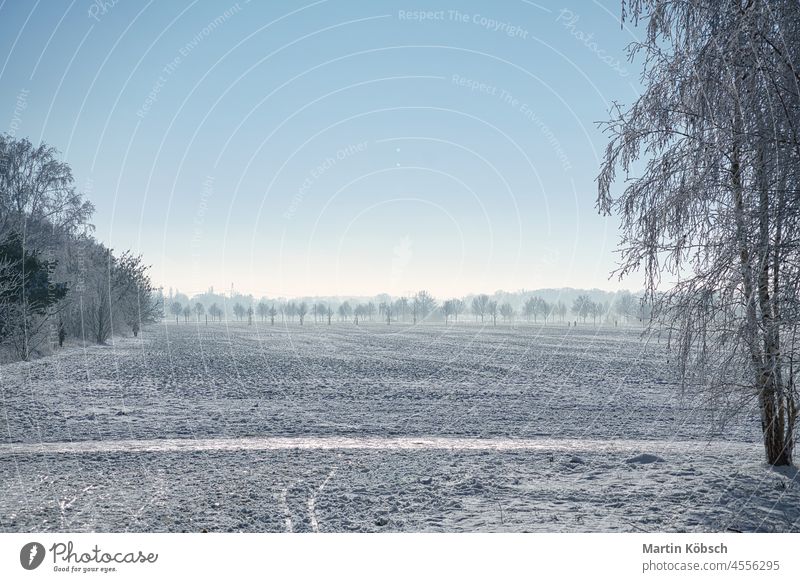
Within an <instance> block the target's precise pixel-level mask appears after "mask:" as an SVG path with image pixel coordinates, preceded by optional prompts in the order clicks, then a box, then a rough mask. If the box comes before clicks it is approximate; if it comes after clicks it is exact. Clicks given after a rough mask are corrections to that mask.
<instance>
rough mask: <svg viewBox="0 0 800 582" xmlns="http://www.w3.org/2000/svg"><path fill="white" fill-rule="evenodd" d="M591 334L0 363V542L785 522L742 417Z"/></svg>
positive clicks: (237, 336) (155, 349)
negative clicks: (2, 538)
mask: <svg viewBox="0 0 800 582" xmlns="http://www.w3.org/2000/svg"><path fill="white" fill-rule="evenodd" d="M668 358H669V354H668V353H666V352H665V350H664V346H663V344H659V343H658V339H657V338H655V337H651V338H649V339H648V338H644V337H642V336H641V335H640V333H639V330H635V329H622V328H619V329H613V328H612V329H601V330H597V329H595V328H593V327H592V326H590V325H586V326H579V327H578V328H577V329H576V328H566V327H564V326H562V325H548V326H547V327H542V326H527V325H521V326H519V327H517V328H512V327H511V326H498V327H496V328H495V327H490V326H487V327H480V326H477V325H474V324H470V325H464V324H463V323H460V324H458V325H455V326H454V325H451V326H449V327H446V328H445V327H444V326H441V325H429V324H424V325H418V326H415V327H410V326H403V325H392V326H386V325H381V324H378V323H374V324H366V325H361V326H359V327H355V326H353V325H348V324H336V323H334V325H332V326H327V325H313V324H311V325H309V324H308V323H307V324H306V325H305V326H303V327H300V326H298V325H297V324H294V325H290V326H286V327H283V326H280V325H276V326H275V327H272V326H269V324H263V323H260V322H258V323H257V324H256V325H253V326H247V325H246V324H229V325H225V324H214V325H211V324H209V325H208V326H206V325H202V324H201V325H199V326H198V325H195V324H183V323H182V324H180V325H175V324H174V323H172V324H169V325H167V326H163V325H162V326H155V327H153V328H151V329H148V330H146V331H145V333H143V334H142V335H141V337H140V338H138V339H133V338H127V339H116V340H115V342H114V344H113V345H109V346H91V347H87V348H85V349H84V348H82V347H80V346H75V345H73V346H70V347H68V348H67V349H65V350H63V351H61V352H59V353H58V354H57V355H55V356H52V357H49V358H44V359H41V360H38V361H34V362H28V363H14V364H7V365H3V366H0V385H1V386H2V394H0V396H2V398H1V399H0V426H2V427H3V429H4V430H3V436H2V438H0V487H2V491H3V493H2V496H0V531H202V530H204V529H205V530H208V531H726V530H728V529H731V530H735V531H792V530H797V529H798V528H800V477H798V476H797V473H796V471H794V470H787V471H780V472H779V471H774V470H772V469H770V468H768V467H767V466H765V465H764V463H763V462H762V452H761V447H760V444H759V442H758V421H757V418H755V416H754V415H753V414H752V411H746V412H745V413H744V414H742V415H741V416H739V417H737V418H734V419H732V420H729V421H728V423H727V425H724V426H723V425H721V424H720V420H721V419H723V418H724V415H721V414H720V413H719V412H718V411H716V409H715V407H714V406H711V405H710V404H709V403H708V402H707V401H706V400H704V399H701V398H698V397H695V396H692V395H691V394H689V393H687V394H686V396H685V397H684V398H681V390H680V387H679V385H678V383H677V379H676V377H675V374H674V372H673V370H672V368H673V367H672V366H671V365H670V364H669V362H668Z"/></svg>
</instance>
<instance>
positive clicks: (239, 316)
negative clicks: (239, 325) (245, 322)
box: [233, 301, 245, 321]
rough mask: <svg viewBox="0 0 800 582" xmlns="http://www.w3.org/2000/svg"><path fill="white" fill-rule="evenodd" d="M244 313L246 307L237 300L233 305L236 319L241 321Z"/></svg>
mask: <svg viewBox="0 0 800 582" xmlns="http://www.w3.org/2000/svg"><path fill="white" fill-rule="evenodd" d="M244 314H245V309H244V307H243V306H242V304H241V303H239V302H238V301H237V302H236V303H235V304H234V305H233V315H235V316H236V319H237V320H238V321H241V319H242V318H243V317H244Z"/></svg>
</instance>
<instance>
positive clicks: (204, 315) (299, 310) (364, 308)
mask: <svg viewBox="0 0 800 582" xmlns="http://www.w3.org/2000/svg"><path fill="white" fill-rule="evenodd" d="M618 299H619V300H618V301H616V302H615V303H613V304H610V303H608V302H602V301H593V300H592V299H591V298H590V297H589V295H579V296H578V297H577V298H576V299H575V300H574V302H573V304H572V308H571V311H572V313H573V314H574V315H575V316H576V317H579V318H581V319H582V321H583V322H584V323H586V321H587V319H588V318H589V317H591V318H592V322H593V323H595V324H596V323H597V322H598V320H600V321H601V322H602V321H609V320H611V319H613V320H614V321H615V322H616V321H617V318H624V319H625V321H626V322H627V321H630V319H631V318H632V317H638V319H639V320H643V319H644V318H645V317H647V315H648V314H649V311H648V310H647V306H646V304H644V303H642V302H641V301H640V300H638V299H637V298H636V297H634V296H633V295H631V294H630V293H621V294H620V295H619V296H618ZM169 311H170V313H171V314H172V315H173V316H174V317H175V321H176V323H177V322H179V321H180V320H181V318H182V319H183V321H184V322H187V323H188V322H189V321H200V320H201V319H205V320H208V318H209V317H210V318H211V321H212V322H213V321H222V319H223V317H224V315H225V312H226V310H225V305H223V306H222V307H220V306H219V304H218V303H217V302H214V303H212V304H211V305H210V306H209V307H208V308H207V309H206V306H205V305H204V304H203V303H202V302H200V301H194V302H192V301H189V300H188V299H187V300H186V302H185V303H182V302H181V301H177V300H173V301H170V302H169ZM232 312H233V317H234V318H235V319H236V320H237V321H243V320H246V321H247V322H248V323H250V324H252V323H253V320H254V318H255V317H256V316H257V317H258V318H260V319H261V321H266V320H267V319H269V321H270V323H271V324H272V325H274V324H275V321H276V319H277V318H280V320H281V322H285V321H287V320H288V321H290V322H295V321H299V323H300V325H303V323H304V322H305V321H306V320H307V318H309V317H311V318H313V321H314V323H327V324H330V323H331V322H332V321H333V319H334V318H336V319H337V320H338V321H340V322H345V321H352V322H353V323H355V324H356V325H358V323H359V322H363V321H376V320H377V321H381V322H385V323H386V324H391V323H392V322H393V321H399V322H411V323H418V322H420V321H426V320H437V321H444V323H445V325H447V324H449V323H450V322H451V321H455V322H457V321H458V318H459V317H460V316H462V315H464V314H467V313H470V314H471V315H473V316H474V318H475V320H476V321H478V320H480V322H481V323H485V322H487V321H491V322H492V324H493V325H497V321H498V318H499V319H501V320H502V321H504V322H506V323H511V322H514V321H515V320H516V319H517V317H519V316H520V315H521V316H523V317H524V318H525V319H526V320H527V321H529V322H530V321H533V322H534V323H538V321H539V320H540V319H541V321H542V322H544V323H545V324H546V323H547V322H548V321H549V320H554V319H555V318H558V320H559V321H561V322H564V321H565V319H566V316H567V313H568V308H567V306H566V304H565V303H563V302H562V301H557V302H555V303H551V302H548V301H546V300H544V299H543V298H542V297H540V296H538V295H534V296H531V297H529V298H527V299H526V300H525V302H524V303H523V305H522V307H521V308H520V309H518V308H516V307H515V306H514V305H513V304H512V303H511V302H509V301H505V302H502V303H500V302H498V301H497V300H496V299H493V298H491V297H490V296H489V295H485V294H481V295H476V296H474V297H472V300H471V301H469V302H468V301H466V300H465V299H461V298H452V299H446V300H444V301H442V302H441V304H439V303H438V301H437V300H436V298H435V297H433V296H432V295H431V294H430V293H428V292H427V291H424V290H423V291H420V292H418V293H416V294H415V295H413V296H412V297H410V298H409V297H400V298H398V299H395V300H394V301H392V300H391V299H390V298H388V297H386V296H384V300H383V301H380V302H378V301H367V302H359V303H351V302H350V301H347V300H346V301H343V302H341V303H339V304H338V305H335V306H334V305H332V304H331V302H327V301H326V302H317V301H277V302H275V301H269V300H261V301H259V302H258V303H255V304H253V303H250V304H248V303H243V302H240V301H234V302H233V307H232Z"/></svg>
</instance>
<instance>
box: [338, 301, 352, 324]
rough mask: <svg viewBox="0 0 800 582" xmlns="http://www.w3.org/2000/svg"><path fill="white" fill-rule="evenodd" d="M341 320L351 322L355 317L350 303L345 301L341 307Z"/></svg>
mask: <svg viewBox="0 0 800 582" xmlns="http://www.w3.org/2000/svg"><path fill="white" fill-rule="evenodd" d="M338 311H339V320H340V321H349V320H350V317H352V315H353V308H352V307H351V306H350V302H349V301H345V302H344V303H342V304H341V305H340V306H339V309H338Z"/></svg>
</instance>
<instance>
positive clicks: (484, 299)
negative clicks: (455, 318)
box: [472, 295, 489, 323]
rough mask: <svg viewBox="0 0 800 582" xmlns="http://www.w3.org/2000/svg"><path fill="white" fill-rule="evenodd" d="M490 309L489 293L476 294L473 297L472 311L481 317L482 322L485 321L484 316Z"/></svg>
mask: <svg viewBox="0 0 800 582" xmlns="http://www.w3.org/2000/svg"><path fill="white" fill-rule="evenodd" d="M488 310H489V296H488V295H476V296H475V297H473V298H472V313H474V314H475V317H480V318H481V323H483V318H484V317H485V316H486V314H487V312H488Z"/></svg>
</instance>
